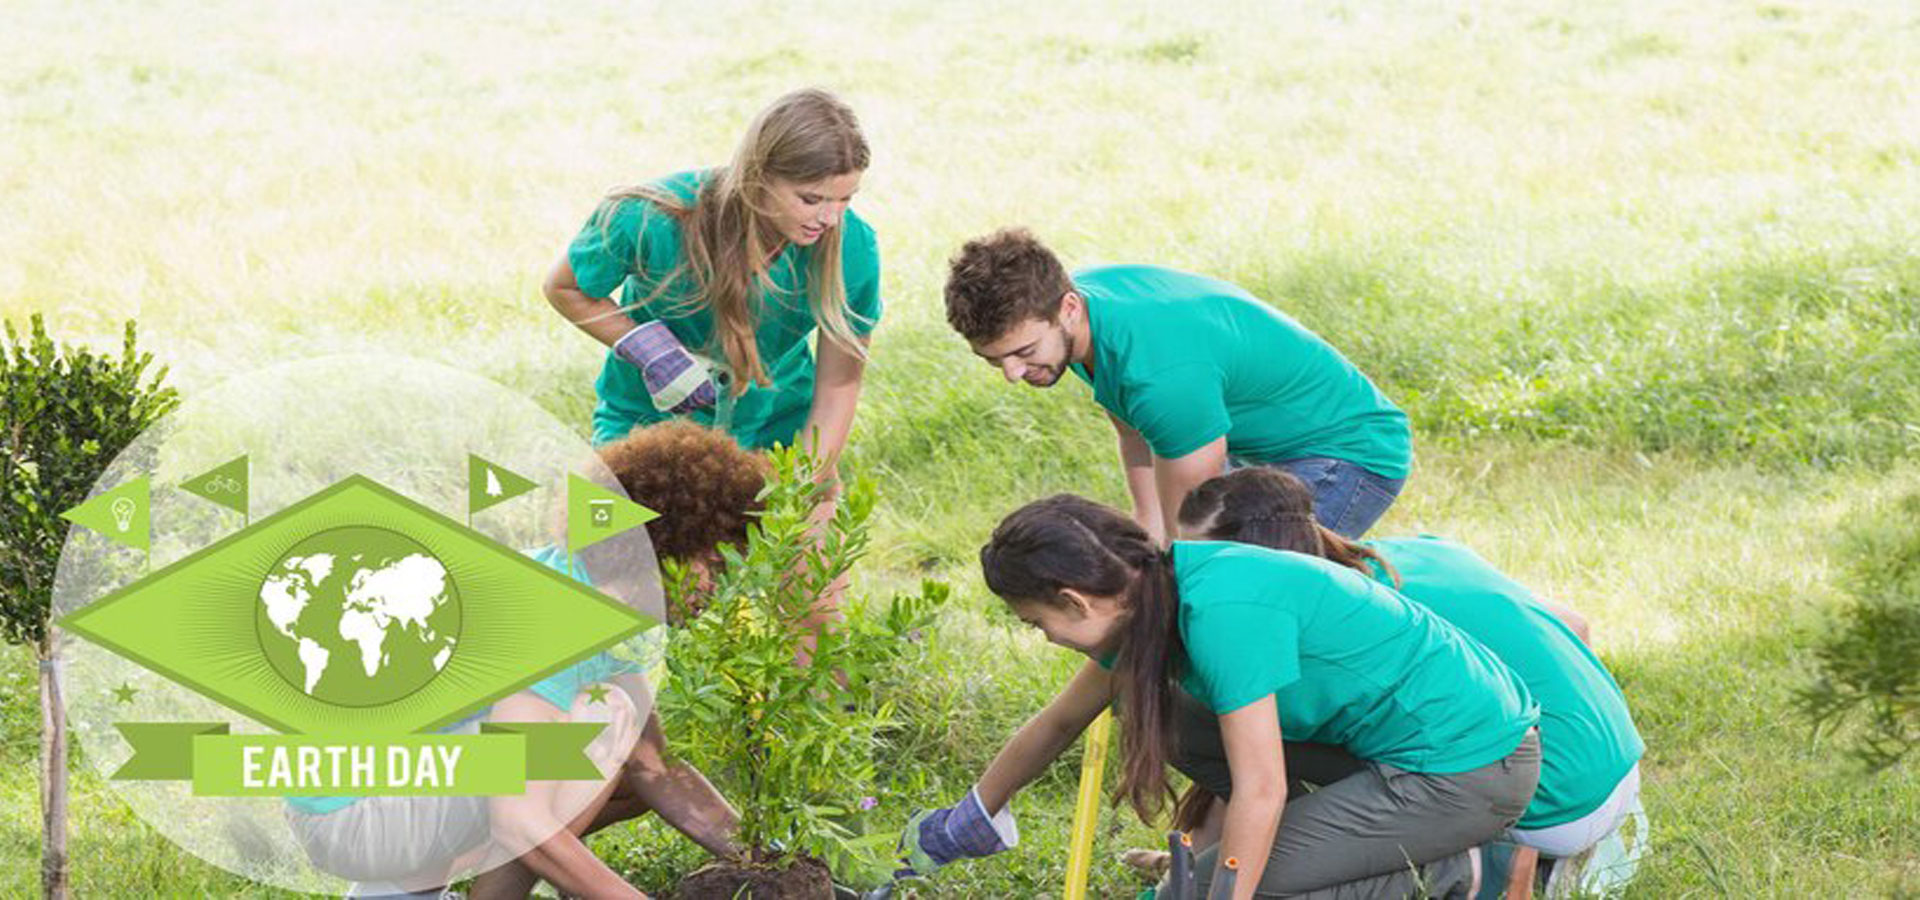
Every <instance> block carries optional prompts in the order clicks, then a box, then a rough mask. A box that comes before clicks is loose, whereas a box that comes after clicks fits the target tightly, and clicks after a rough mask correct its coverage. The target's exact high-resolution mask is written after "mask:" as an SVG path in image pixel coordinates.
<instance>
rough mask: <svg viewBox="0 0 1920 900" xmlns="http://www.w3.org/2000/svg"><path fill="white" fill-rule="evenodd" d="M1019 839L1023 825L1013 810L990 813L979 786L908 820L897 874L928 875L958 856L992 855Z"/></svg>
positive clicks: (1018, 841) (970, 857)
mask: <svg viewBox="0 0 1920 900" xmlns="http://www.w3.org/2000/svg"><path fill="white" fill-rule="evenodd" d="M1019 843H1020V828H1019V826H1017V825H1015V824H1014V821H1013V812H1012V811H1011V810H1007V809H1003V810H1001V811H1000V812H999V813H998V814H997V815H992V816H989V815H987V809H986V806H985V805H984V804H982V803H981V802H980V789H979V788H977V787H976V788H974V789H973V790H971V791H968V792H967V796H966V799H964V800H961V801H960V802H959V803H958V804H955V805H954V806H952V807H949V808H947V809H936V810H930V811H926V812H921V813H917V814H915V815H914V817H913V818H911V819H909V820H907V830H906V833H904V834H902V835H901V836H900V856H901V862H902V863H904V864H905V868H902V869H901V870H899V871H897V872H895V873H894V877H895V878H908V877H912V876H916V875H929V874H932V872H933V871H934V870H935V869H938V868H940V867H941V866H944V865H946V864H947V863H950V862H953V861H954V860H956V859H972V858H976V857H981V856H992V855H993V854H995V853H999V852H1000V851H1002V850H1006V849H1009V848H1011V847H1015V846H1017V845H1019Z"/></svg>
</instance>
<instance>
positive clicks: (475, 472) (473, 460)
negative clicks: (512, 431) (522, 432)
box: [467, 453, 539, 515]
mask: <svg viewBox="0 0 1920 900" xmlns="http://www.w3.org/2000/svg"><path fill="white" fill-rule="evenodd" d="M537 487H539V485H537V484H535V483H533V481H531V480H529V479H527V478H523V477H521V476H519V475H517V474H515V473H514V472H512V471H511V470H508V469H504V468H501V467H500V465H499V464H497V463H493V462H490V461H488V460H484V459H481V458H480V457H478V456H475V455H473V454H471V453H469V454H467V513H468V514H469V515H471V514H473V513H477V512H479V511H481V510H483V509H486V508H487V507H490V506H493V505H494V504H497V503H505V502H506V501H508V500H512V499H513V498H515V497H518V496H520V495H521V494H524V493H526V492H528V491H530V490H533V489H534V488H537Z"/></svg>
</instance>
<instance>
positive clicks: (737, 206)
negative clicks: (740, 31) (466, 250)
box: [597, 88, 868, 395]
mask: <svg viewBox="0 0 1920 900" xmlns="http://www.w3.org/2000/svg"><path fill="white" fill-rule="evenodd" d="M867 163H868V152H867V139H866V137H864V136H863V135H862V134H861V133H860V121H859V120H858V119H857V118H855V117H854V114H853V110H852V109H851V108H850V107H848V106H847V105H846V104H845V103H842V102H841V101H840V99H839V98H837V97H835V96H834V95H833V94H831V93H828V92H827V91H824V90H820V89H818V88H806V89H803V90H798V91H794V92H792V93H790V94H787V95H786V96H783V97H781V98H780V99H778V100H775V101H774V102H773V105H771V106H768V107H767V108H766V109H764V110H762V111H761V112H760V114H759V115H757V116H755V117H754V119H753V121H752V122H751V123H750V124H748V125H747V132H746V134H745V135H743V136H742V137H741V138H740V145H739V147H738V148H737V149H736V150H735V151H734V155H733V161H732V162H731V163H730V164H729V165H727V166H726V167H725V168H722V169H719V170H717V171H716V172H715V173H714V174H713V175H712V177H709V178H708V179H707V180H706V181H705V182H704V183H703V184H701V186H700V190H699V193H697V194H696V195H695V196H694V198H693V200H692V202H691V203H689V202H688V201H686V200H684V199H682V198H681V197H679V196H678V195H676V194H674V193H673V192H672V191H670V190H667V189H665V188H662V187H660V186H658V185H639V186H635V187H626V188H620V189H618V190H615V191H614V192H613V193H611V194H609V195H608V196H607V199H606V201H605V202H604V203H602V204H601V207H600V212H599V214H598V218H597V221H598V222H599V223H600V227H601V228H602V229H605V228H607V227H609V226H610V223H611V222H612V219H613V214H614V212H615V210H616V209H617V208H618V207H619V205H620V203H622V202H625V201H629V200H644V201H648V202H651V203H653V204H654V205H656V206H658V207H659V208H660V209H661V210H663V211H665V212H666V214H667V215H669V216H672V217H673V219H674V220H675V221H676V222H678V223H679V225H680V233H681V246H682V247H684V248H685V255H686V261H685V262H684V263H683V264H682V265H681V266H680V267H679V268H678V269H676V270H675V271H673V272H669V273H664V276H663V277H662V278H661V279H660V280H659V281H658V282H657V286H656V287H655V288H654V290H653V293H652V295H650V296H648V297H647V298H645V299H644V300H640V301H633V300H626V302H625V303H624V304H623V305H622V307H621V308H622V309H629V308H632V307H635V306H641V305H644V304H646V303H650V302H652V301H653V300H654V299H655V298H657V297H658V296H660V295H661V294H662V293H663V292H664V291H665V290H666V289H667V287H668V286H669V285H671V284H673V283H675V282H676V281H678V280H679V279H680V278H682V277H688V276H690V277H691V278H692V280H693V284H694V287H695V291H694V294H693V297H694V299H693V300H691V301H690V305H691V306H692V307H693V308H699V307H706V308H709V309H712V310H713V317H714V328H713V339H714V343H715V344H717V345H718V347H717V348H709V349H718V350H720V351H721V352H722V353H724V354H725V356H726V361H727V365H728V367H729V368H730V369H732V374H733V383H732V391H733V393H734V394H736V395H738V394H740V393H743V392H745V391H746V389H747V384H748V383H753V384H758V385H760V386H762V387H764V386H766V385H767V384H768V381H767V371H766V366H765V365H764V364H763V363H762V361H761V359H760V345H759V342H758V340H757V337H756V330H757V328H758V326H759V321H758V318H759V317H758V308H759V302H758V300H759V295H760V293H761V292H763V291H771V290H774V286H773V280H772V277H771V276H770V275H769V273H768V270H767V263H768V261H769V260H770V259H771V258H772V257H773V255H774V251H775V250H776V249H778V247H779V244H780V241H781V240H782V239H781V238H780V237H779V236H778V235H776V234H773V233H772V231H773V226H772V225H770V224H769V223H768V217H769V216H770V214H771V210H772V208H773V202H774V199H773V189H774V188H773V179H776V178H777V179H780V180H782V181H788V182H794V183H800V184H806V183H810V182H815V181H819V180H821V179H824V178H832V177H834V176H837V175H847V174H850V173H853V172H863V171H866V168H867ZM842 230H843V229H841V228H830V229H828V230H827V231H826V233H825V234H822V235H821V236H820V239H819V240H818V241H816V242H814V243H813V244H812V245H811V246H809V247H807V248H805V249H804V250H803V251H802V254H803V255H804V256H805V257H806V259H807V302H808V305H809V306H810V307H811V308H812V310H813V318H814V321H815V322H816V323H818V324H819V327H820V330H821V332H822V335H823V336H824V337H825V338H827V339H828V340H831V341H833V342H834V343H836V344H839V345H840V346H841V347H843V348H845V349H847V350H848V351H849V352H851V353H853V354H855V355H857V356H860V357H862V358H864V357H865V356H866V350H865V348H864V347H863V346H861V344H860V340H859V338H858V337H857V336H856V335H855V333H854V331H853V326H852V325H851V324H850V322H849V316H850V315H853V313H852V311H851V310H849V309H848V308H847V286H846V280H845V278H844V277H843V276H842V273H841V270H840V247H841V232H842ZM645 263H646V260H645V259H644V258H641V259H639V260H637V261H636V268H639V269H642V270H644V267H645ZM624 299H625V298H623V300H624Z"/></svg>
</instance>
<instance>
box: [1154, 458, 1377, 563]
mask: <svg viewBox="0 0 1920 900" xmlns="http://www.w3.org/2000/svg"><path fill="white" fill-rule="evenodd" d="M1180 525H1181V527H1182V528H1185V529H1187V530H1188V532H1189V533H1191V534H1195V535H1198V536H1202V537H1205V538H1207V539H1209V540H1216V541H1237V542H1239V543H1242V544H1255V545H1258V546H1261V547H1268V548H1271V549H1274V550H1291V551H1293V552H1295V553H1305V554H1307V555H1308V556H1318V557H1320V558H1322V559H1326V560H1330V561H1332V562H1336V563H1339V564H1340V565H1343V566H1346V567H1348V568H1351V569H1357V570H1359V571H1360V572H1361V573H1363V574H1365V575H1367V576H1369V577H1372V575H1373V574H1374V569H1375V567H1378V568H1379V570H1380V571H1382V572H1385V573H1386V574H1387V577H1388V578H1389V579H1391V580H1392V581H1393V585H1394V587H1399V586H1400V573H1399V572H1396V571H1394V568H1393V564H1392V563H1390V562H1387V559H1386V557H1384V556H1381V555H1380V554H1379V553H1376V552H1374V550H1373V548H1371V547H1367V546H1365V545H1362V544H1358V543H1355V542H1353V541H1350V540H1347V539H1346V538H1344V537H1341V536H1340V535H1338V534H1336V533H1334V532H1333V531H1331V530H1329V529H1328V528H1327V527H1326V526H1324V525H1321V524H1320V522H1319V520H1318V519H1315V518H1314V515H1313V491H1311V490H1309V489H1308V488H1307V486H1306V484H1305V483H1304V482H1302V481H1301V480H1300V479H1298V478H1295V477H1293V476H1292V475H1290V474H1288V473H1286V472H1282V471H1280V470H1279V469H1270V468H1267V467H1265V466H1249V467H1247V468H1244V469H1235V470H1234V471H1232V472H1228V473H1227V474H1225V475H1218V476H1215V477H1213V478H1209V479H1207V480H1206V481H1205V482H1203V483H1202V484H1201V485H1200V486H1199V487H1196V488H1194V489H1193V491H1192V492H1191V493H1188V494H1187V499H1186V500H1185V501H1184V502H1182V503H1181V504H1180Z"/></svg>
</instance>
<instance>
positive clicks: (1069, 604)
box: [1060, 587, 1093, 619]
mask: <svg viewBox="0 0 1920 900" xmlns="http://www.w3.org/2000/svg"><path fill="white" fill-rule="evenodd" d="M1060 600H1061V606H1064V607H1066V609H1067V610H1068V611H1069V612H1071V613H1073V617H1074V618H1076V619H1084V618H1086V617H1087V614H1088V613H1091V612H1093V596H1092V595H1090V594H1086V593H1082V592H1080V591H1077V590H1074V589H1073V588H1068V587H1063V588H1061V589H1060Z"/></svg>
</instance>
